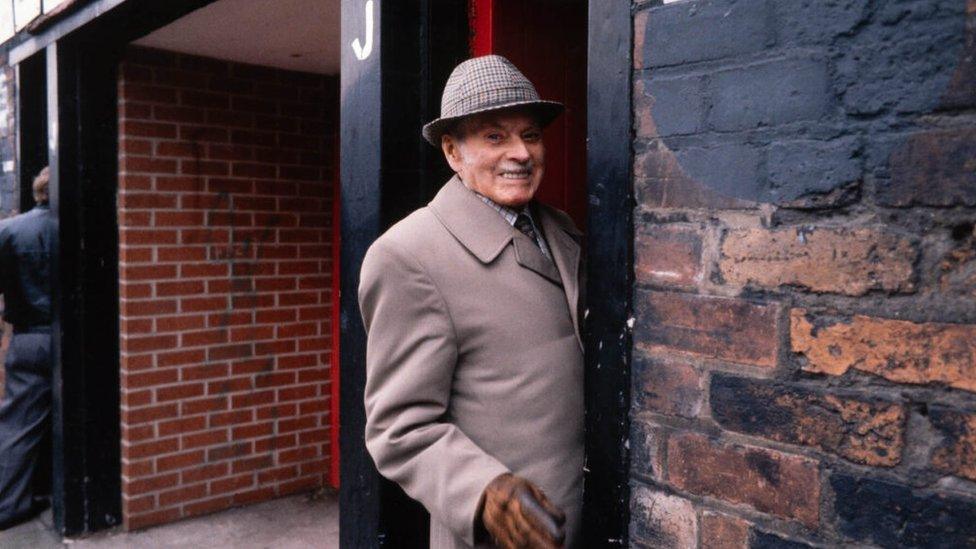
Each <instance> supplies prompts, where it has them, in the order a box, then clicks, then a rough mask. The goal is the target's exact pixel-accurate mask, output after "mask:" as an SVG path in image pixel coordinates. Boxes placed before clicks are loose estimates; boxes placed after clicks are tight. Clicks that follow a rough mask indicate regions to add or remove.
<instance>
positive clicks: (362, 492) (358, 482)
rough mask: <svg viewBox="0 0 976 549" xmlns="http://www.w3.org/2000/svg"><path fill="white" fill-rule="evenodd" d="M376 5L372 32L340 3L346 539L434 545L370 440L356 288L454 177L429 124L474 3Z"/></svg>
mask: <svg viewBox="0 0 976 549" xmlns="http://www.w3.org/2000/svg"><path fill="white" fill-rule="evenodd" d="M369 4H370V5H372V11H373V13H372V22H373V26H372V31H373V32H372V36H371V37H368V33H367V30H368V29H367V28H366V27H367V25H366V22H367V20H366V6H367V2H366V0H343V2H342V45H341V47H342V69H341V70H342V77H341V86H342V93H341V97H342V105H341V115H340V119H341V120H342V126H341V129H340V150H341V157H342V158H341V160H340V180H341V183H342V192H341V195H342V222H341V235H342V251H341V256H342V259H341V267H340V270H341V286H342V291H341V293H340V295H341V297H340V307H341V312H340V316H341V332H342V336H341V338H342V339H341V343H340V360H339V365H340V366H339V368H340V414H339V415H340V422H341V426H340V448H341V459H340V464H341V467H340V469H341V470H340V487H341V488H340V499H339V505H340V510H341V519H340V537H341V544H342V546H343V547H349V548H357V549H358V548H360V547H380V546H387V547H397V548H409V547H418V548H420V547H427V546H428V529H429V526H428V525H429V522H428V517H427V515H426V511H424V509H423V508H422V507H421V506H420V505H419V504H417V503H416V502H414V501H413V500H411V499H409V498H408V497H406V495H405V494H404V493H403V491H402V490H400V489H399V487H397V486H396V485H394V484H392V483H390V482H388V481H386V480H384V479H382V478H381V477H380V476H379V474H378V473H377V472H376V469H375V467H374V465H373V461H372V458H370V457H369V455H368V454H367V452H366V448H365V445H364V438H363V437H364V427H365V410H364V409H363V389H364V387H365V383H366V371H365V358H366V334H365V331H364V329H363V325H362V321H361V316H360V312H359V305H358V302H357V299H356V289H357V288H358V286H359V268H360V265H361V264H362V259H363V256H364V255H365V253H366V250H367V249H368V248H369V245H370V244H372V242H373V241H374V240H375V239H376V238H377V237H378V236H379V235H380V234H382V232H383V231H384V230H385V229H386V228H387V227H389V226H390V225H391V224H393V223H395V222H396V221H398V220H399V219H401V218H402V217H403V216H405V215H406V214H408V213H410V212H411V211H413V210H414V209H416V208H419V207H421V206H423V205H425V204H426V203H427V202H428V201H429V200H430V199H431V198H432V197H433V195H434V194H435V193H436V192H437V191H438V190H439V189H440V187H441V185H442V184H443V183H444V182H445V181H446V180H447V177H448V170H447V166H446V164H445V163H444V161H443V159H442V158H441V153H440V152H439V151H438V150H437V149H434V148H433V147H431V146H430V145H428V144H427V143H426V142H424V141H423V139H422V138H421V137H420V128H421V126H422V125H423V124H424V122H427V121H429V120H432V119H433V118H436V117H437V114H438V112H439V110H440V93H441V90H442V89H443V86H444V83H445V82H446V81H447V76H448V75H449V74H450V71H451V70H452V69H453V68H454V66H455V65H456V64H457V63H459V62H460V61H462V60H463V59H465V58H466V57H467V54H468V47H467V40H468V29H467V2H465V1H464V0H395V1H394V0H373V2H370V3H369ZM357 39H358V41H359V42H358V44H359V50H358V51H359V53H360V55H357V50H356V49H355V48H354V47H353V46H352V44H353V41H354V40H357ZM370 40H371V43H370V42H369V41H370ZM367 44H369V45H370V46H371V48H367V49H370V51H369V55H362V54H363V53H364V51H363V48H366V46H367ZM361 57H362V58H361Z"/></svg>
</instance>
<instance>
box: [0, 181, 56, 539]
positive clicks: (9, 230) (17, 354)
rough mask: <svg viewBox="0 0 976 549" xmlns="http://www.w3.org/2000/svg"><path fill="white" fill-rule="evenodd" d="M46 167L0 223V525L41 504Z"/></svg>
mask: <svg viewBox="0 0 976 549" xmlns="http://www.w3.org/2000/svg"><path fill="white" fill-rule="evenodd" d="M48 179H49V170H48V168H44V169H43V170H41V172H40V173H39V174H38V175H37V177H36V178H35V179H34V184H33V191H34V200H35V202H36V203H37V205H36V206H35V207H34V208H33V209H32V210H30V211H29V212H27V213H24V214H21V215H18V216H15V217H12V218H10V219H7V220H5V221H3V222H2V224H0V294H3V299H4V304H5V308H4V311H3V319H4V320H5V321H6V322H8V323H10V324H12V325H13V332H14V335H13V337H12V338H11V340H10V347H9V349H8V350H7V356H6V360H5V363H4V369H5V372H6V381H5V384H6V387H5V390H4V396H3V401H2V402H0V530H5V529H7V528H10V527H11V526H15V525H17V524H19V523H21V522H24V521H27V520H29V519H31V518H32V517H34V516H35V515H36V514H38V513H39V512H40V511H41V510H42V509H44V508H45V507H46V505H47V504H46V501H44V502H42V501H37V500H35V498H34V490H33V478H34V472H35V470H36V469H37V463H38V448H39V447H40V445H41V442H42V440H43V439H44V436H45V434H46V433H47V431H48V429H49V428H50V421H49V416H50V411H51V370H52V368H51V361H50V356H51V354H50V352H51V282H50V281H51V276H50V274H51V257H52V254H53V246H54V240H55V235H56V230H57V229H56V227H57V224H56V222H55V220H54V216H53V215H52V214H51V211H50V208H49V207H48Z"/></svg>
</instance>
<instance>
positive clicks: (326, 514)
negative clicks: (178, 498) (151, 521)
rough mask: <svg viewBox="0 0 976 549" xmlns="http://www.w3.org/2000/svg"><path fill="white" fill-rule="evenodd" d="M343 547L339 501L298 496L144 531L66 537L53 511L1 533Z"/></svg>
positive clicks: (97, 542) (123, 545) (103, 547)
mask: <svg viewBox="0 0 976 549" xmlns="http://www.w3.org/2000/svg"><path fill="white" fill-rule="evenodd" d="M338 546H339V500H338V496H337V495H335V494H333V493H331V492H329V493H326V494H324V495H322V496H321V497H315V498H312V497H310V496H308V495H301V496H292V497H288V498H283V499H278V500H274V501H269V502H265V503H259V504H257V505H251V506H248V507H241V508H238V509H231V510H228V511H224V512H221V513H215V514H213V515H207V516H203V517H197V518H194V519H190V520H184V521H181V522H177V523H174V524H167V525H164V526H157V527H156V528H149V529H147V530H141V531H139V532H131V533H126V532H121V531H117V530H112V531H108V532H99V533H98V534H95V535H92V536H89V537H85V538H77V539H65V540H62V539H60V537H59V536H57V535H55V534H54V531H53V529H52V526H51V511H50V510H48V511H45V512H44V513H43V514H41V516H40V517H38V518H36V519H34V520H33V521H31V522H28V523H25V524H21V525H20V526H17V527H16V528H11V529H9V530H6V531H3V532H0V547H2V548H3V549H62V548H64V547H71V548H72V549H75V548H80V549H169V548H194V549H196V548H218V547H219V548H224V547H230V548H234V549H237V548H242V549H251V548H254V549H264V548H272V547H273V548H275V549H279V548H280V549H291V548H295V549H298V548H301V549H305V548H319V547H321V548H332V547H338Z"/></svg>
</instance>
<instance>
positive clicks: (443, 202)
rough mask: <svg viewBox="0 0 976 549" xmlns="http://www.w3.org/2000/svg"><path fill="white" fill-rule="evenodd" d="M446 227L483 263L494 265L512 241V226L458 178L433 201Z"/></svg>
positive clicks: (437, 214)
mask: <svg viewBox="0 0 976 549" xmlns="http://www.w3.org/2000/svg"><path fill="white" fill-rule="evenodd" d="M430 209H431V211H433V212H434V215H435V216H437V219H439V220H440V222H441V223H442V224H443V225H444V227H445V228H446V229H447V230H448V231H449V232H450V233H451V234H452V235H453V236H454V238H456V239H458V242H460V243H461V244H462V245H463V246H464V247H465V248H467V249H468V251H470V252H471V253H472V254H474V256H475V257H477V258H478V259H479V260H480V261H481V262H482V263H491V262H492V261H494V260H495V258H496V257H498V254H500V253H502V250H504V249H505V246H507V245H508V243H509V241H511V240H512V226H511V225H509V224H508V223H506V222H505V220H504V219H502V216H500V215H498V212H496V211H495V210H493V209H491V206H489V205H488V204H485V203H484V202H483V201H482V200H481V199H480V198H478V197H477V196H475V194H474V193H473V192H471V191H469V190H468V189H467V188H465V186H464V183H461V179H460V178H459V177H458V176H456V175H455V176H454V177H452V178H451V180H450V181H448V182H447V184H445V185H444V187H443V188H441V190H440V192H438V193H437V196H435V197H434V199H433V200H431V201H430Z"/></svg>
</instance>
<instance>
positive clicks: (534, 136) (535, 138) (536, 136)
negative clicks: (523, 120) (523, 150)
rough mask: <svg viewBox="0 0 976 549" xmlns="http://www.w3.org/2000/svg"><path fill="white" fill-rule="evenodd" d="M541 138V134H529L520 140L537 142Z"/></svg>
mask: <svg viewBox="0 0 976 549" xmlns="http://www.w3.org/2000/svg"><path fill="white" fill-rule="evenodd" d="M541 138H542V134H541V133H539V132H529V133H527V134H525V135H523V136H522V139H524V140H526V141H538V140H539V139H541Z"/></svg>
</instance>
